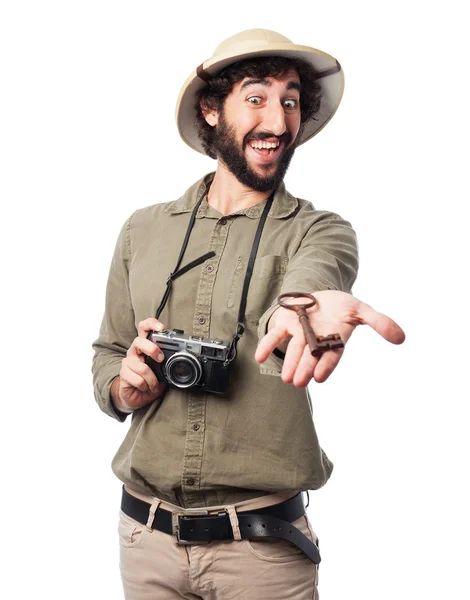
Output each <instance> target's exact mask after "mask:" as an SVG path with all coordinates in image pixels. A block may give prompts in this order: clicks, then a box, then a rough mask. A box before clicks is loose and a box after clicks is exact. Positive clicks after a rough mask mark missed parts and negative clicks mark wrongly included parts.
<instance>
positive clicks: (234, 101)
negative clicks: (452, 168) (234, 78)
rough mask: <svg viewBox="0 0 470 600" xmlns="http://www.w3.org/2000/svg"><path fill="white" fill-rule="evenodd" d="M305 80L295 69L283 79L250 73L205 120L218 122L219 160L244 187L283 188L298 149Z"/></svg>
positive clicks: (216, 142) (258, 189) (216, 143)
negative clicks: (279, 186) (253, 75)
mask: <svg viewBox="0 0 470 600" xmlns="http://www.w3.org/2000/svg"><path fill="white" fill-rule="evenodd" d="M299 100H300V80H299V76H298V74H297V72H296V71H295V70H290V71H289V72H288V73H287V75H286V77H285V78H284V79H282V80H278V79H274V78H273V77H267V78H266V79H251V78H245V79H243V80H242V81H240V82H239V83H237V84H236V85H235V86H234V88H233V90H232V92H231V93H230V94H229V95H228V96H227V98H226V100H225V103H224V106H223V110H222V111H220V112H218V113H212V115H210V116H209V118H211V119H212V121H213V122H211V121H210V120H209V118H208V116H207V115H206V119H207V120H208V122H209V123H210V124H211V125H212V124H214V125H215V126H216V135H215V146H216V150H217V155H218V158H219V160H221V161H222V162H223V163H224V164H225V166H226V167H227V168H228V169H229V170H230V171H231V172H232V173H233V174H234V175H235V177H236V178H237V179H238V180H239V181H240V182H241V183H242V184H244V185H245V186H247V187H249V188H250V189H254V190H257V191H262V192H265V191H269V190H272V189H275V188H276V187H278V185H279V184H280V183H281V181H282V180H283V179H284V175H285V173H286V171H287V168H288V166H289V162H290V160H291V158H292V156H293V154H294V150H295V146H296V142H297V136H298V133H299V130H300V102H299Z"/></svg>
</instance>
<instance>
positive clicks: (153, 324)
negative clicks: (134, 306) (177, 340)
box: [137, 317, 165, 338]
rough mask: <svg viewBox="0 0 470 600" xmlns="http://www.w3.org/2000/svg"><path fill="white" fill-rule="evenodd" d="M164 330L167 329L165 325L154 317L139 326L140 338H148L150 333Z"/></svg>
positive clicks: (141, 322)
mask: <svg viewBox="0 0 470 600" xmlns="http://www.w3.org/2000/svg"><path fill="white" fill-rule="evenodd" d="M163 329H165V328H164V326H163V323H161V322H160V321H158V320H157V319H155V318H154V317H149V318H148V319H145V320H144V321H140V323H139V324H138V325H137V330H138V332H139V337H143V338H146V337H147V335H148V334H149V332H150V331H162V330H163Z"/></svg>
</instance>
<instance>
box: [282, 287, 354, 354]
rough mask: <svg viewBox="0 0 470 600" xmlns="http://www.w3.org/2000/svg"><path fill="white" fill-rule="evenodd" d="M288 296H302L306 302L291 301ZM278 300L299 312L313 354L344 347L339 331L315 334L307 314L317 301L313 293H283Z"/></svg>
mask: <svg viewBox="0 0 470 600" xmlns="http://www.w3.org/2000/svg"><path fill="white" fill-rule="evenodd" d="M287 298H302V299H303V300H304V302H295V303H291V302H288V301H287V300H286V299H287ZM277 301H278V303H279V306H282V307H283V308H288V309H289V310H294V311H295V312H296V313H297V316H298V317H299V320H300V324H301V325H302V329H303V330H304V334H305V339H306V340H307V344H308V346H309V348H310V352H311V353H312V356H317V357H320V356H321V355H322V354H323V352H326V351H327V350H334V349H336V348H344V344H343V342H342V340H341V336H340V335H339V333H332V334H330V335H326V336H321V335H319V336H318V337H317V336H316V335H315V333H314V331H313V329H312V328H311V326H310V322H309V320H308V315H307V308H311V307H312V306H315V304H316V303H317V301H316V299H315V297H314V296H312V294H307V293H305V292H288V293H286V294H281V295H280V296H279V298H278V299H277Z"/></svg>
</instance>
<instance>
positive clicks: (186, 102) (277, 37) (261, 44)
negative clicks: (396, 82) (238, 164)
mask: <svg viewBox="0 0 470 600" xmlns="http://www.w3.org/2000/svg"><path fill="white" fill-rule="evenodd" d="M258 56H259V57H261V56H285V57H287V58H300V59H303V60H304V61H306V62H308V63H310V64H311V65H312V66H313V68H314V69H315V71H317V73H318V75H317V79H318V80H319V84H320V85H321V108H320V111H319V112H318V113H317V114H316V115H315V119H317V120H312V121H309V122H308V123H307V124H306V126H305V129H304V131H303V134H302V137H301V138H300V140H299V145H300V144H303V143H304V142H306V141H307V140H309V139H310V138H311V137H313V136H314V135H316V134H317V133H318V132H319V131H320V130H321V129H323V127H324V126H325V125H326V124H327V123H328V121H329V120H330V119H331V117H332V116H333V115H334V114H335V112H336V109H337V108H338V106H339V103H340V101H341V97H342V95H343V89H344V75H343V71H342V69H341V65H340V64H339V62H338V61H337V60H336V59H335V58H333V57H332V56H330V55H329V54H325V52H321V51H320V50H316V49H315V48H310V47H309V46H298V45H297V44H293V43H292V42H291V41H290V40H289V39H287V38H286V37H284V36H283V35H281V34H280V33H276V32H275V31H270V30H268V29H249V30H248V31H242V32H241V33H237V34H236V35H233V36H232V37H229V38H228V39H227V40H225V41H224V42H222V43H221V44H220V46H218V47H217V48H216V50H215V52H214V55H213V56H212V58H209V59H208V60H206V61H204V62H203V63H202V64H201V65H199V67H198V68H197V69H196V71H195V72H194V73H192V74H191V75H190V76H189V77H188V79H187V80H186V82H185V84H184V85H183V87H182V88H181V91H180V94H179V97H178V101H177V103H176V123H177V125H178V130H179V132H180V135H181V137H182V138H183V140H184V141H185V142H186V143H187V144H188V145H189V146H191V148H193V149H194V150H197V151H198V152H201V153H202V154H205V152H204V148H203V146H202V143H201V141H200V139H199V137H198V134H197V126H196V108H195V102H196V93H197V92H198V90H200V89H201V88H202V87H204V86H205V85H206V84H207V83H208V82H209V81H210V79H211V78H212V77H214V76H215V75H217V74H218V73H220V71H222V69H224V68H225V67H227V66H228V65H231V64H233V63H235V62H237V61H239V60H244V59H246V58H253V57H258Z"/></svg>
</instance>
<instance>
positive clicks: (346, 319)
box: [93, 30, 404, 600]
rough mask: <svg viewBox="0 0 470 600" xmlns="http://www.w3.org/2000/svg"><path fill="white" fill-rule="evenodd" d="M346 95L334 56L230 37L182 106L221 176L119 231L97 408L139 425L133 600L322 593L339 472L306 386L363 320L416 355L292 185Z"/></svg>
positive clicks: (119, 461)
mask: <svg viewBox="0 0 470 600" xmlns="http://www.w3.org/2000/svg"><path fill="white" fill-rule="evenodd" d="M343 83H344V79H343V73H342V70H341V67H340V65H339V63H338V62H337V61H336V60H335V59H334V58H332V57H331V56H329V55H328V54H325V53H323V52H320V51H319V50H316V49H314V48H310V47H307V46H298V45H295V44H293V43H292V42H291V41H290V40H288V39H287V38H285V37H284V36H282V35H280V34H278V33H275V32H272V31H267V30H250V31H245V32H242V33H239V34H237V35H235V36H233V37H231V38H229V39H228V40H226V41H225V42H223V43H222V44H221V45H220V46H219V47H218V48H217V49H216V51H215V53H214V55H213V57H212V58H211V59H209V60H208V61H206V62H205V63H203V64H202V65H201V66H200V67H198V68H197V70H196V71H195V72H194V73H193V74H192V75H191V76H190V77H189V78H188V80H187V81H186V83H185V84H184V86H183V88H182V90H181V93H180V96H179V99H178V104H177V111H176V115H177V123H178V128H179V132H180V134H181V136H182V138H183V140H184V141H185V142H186V143H187V144H189V145H190V146H191V147H192V148H194V149H195V150H197V151H199V152H203V153H205V154H208V155H209V156H211V157H212V158H214V159H216V160H217V169H216V171H215V173H211V174H209V175H206V176H205V177H203V178H202V179H201V180H200V181H198V182H196V183H195V184H194V185H193V186H192V187H191V188H190V189H189V190H187V191H186V192H185V193H184V194H183V196H182V197H180V198H179V199H178V200H176V201H172V202H167V203H162V204H157V205H154V206H150V207H147V208H143V209H140V210H137V211H136V212H135V213H134V214H133V215H132V216H131V217H130V218H129V219H128V220H127V221H126V223H125V224H124V226H123V228H122V231H121V234H120V236H119V239H118V242H117V246H116V250H115V254H114V257H113V261H112V265H111V270H110V274H109V280H108V287H107V292H106V309H105V315H104V318H103V322H102V327H101V331H100V335H99V338H98V339H97V340H96V342H95V343H94V349H95V357H94V361H93V372H94V385H95V396H96V400H97V402H98V404H99V406H100V407H101V409H102V410H103V411H104V412H106V413H107V414H108V415H110V416H111V417H114V418H116V419H118V420H120V421H124V420H125V419H126V417H127V416H128V415H129V414H132V423H131V426H130V428H129V430H128V433H127V435H126V437H125V439H124V441H123V443H122V445H121V447H120V448H119V450H118V452H117V454H116V456H115V458H114V460H113V463H112V466H113V470H114V472H115V474H116V475H117V477H118V478H119V479H120V480H121V481H122V482H123V497H122V504H121V508H122V510H121V515H120V525H119V532H120V548H121V574H122V580H123V585H124V591H125V597H126V599H127V600H145V599H146V598H148V599H150V598H152V599H158V598H162V599H165V600H171V599H173V598H174V599H176V598H187V599H192V600H196V599H204V600H209V599H211V600H212V599H213V600H215V599H229V598H230V599H232V598H233V599H234V598H240V599H244V600H246V599H247V598H250V599H258V598H259V599H266V598H269V599H270V600H274V599H283V600H285V599H286V598H289V599H291V598H293V599H299V600H303V599H307V598H308V599H311V598H317V597H318V590H317V576H318V563H319V562H320V554H319V550H318V539H317V536H316V534H315V533H314V531H313V529H312V527H311V524H310V522H309V520H308V518H307V516H306V514H305V508H304V500H303V494H302V492H304V491H308V490H315V489H318V488H319V487H321V486H322V485H324V484H325V483H326V481H327V480H328V478H329V477H330V474H331V471H332V468H333V465H332V463H331V461H330V460H329V459H328V457H327V455H326V454H325V452H324V451H323V450H322V448H321V447H320V444H319V441H318V437H317V434H316V431H315V427H314V424H313V421H312V412H311V401H310V398H309V395H308V391H307V385H308V384H309V382H310V381H311V380H312V378H313V379H314V380H315V381H317V382H322V381H325V380H326V379H327V377H328V376H329V375H330V374H331V373H332V371H333V370H334V369H335V367H336V365H337V364H338V361H339V360H340V357H341V354H342V351H343V350H342V348H341V346H342V345H343V344H345V343H346V342H347V340H348V339H349V337H350V335H351V333H352V331H353V330H354V328H355V326H357V325H358V324H364V323H365V324H368V325H370V326H371V327H373V328H374V329H375V330H376V331H377V332H378V333H379V334H380V335H382V336H383V337H384V338H385V339H386V340H388V341H390V342H392V343H401V342H402V341H403V340H404V334H403V331H402V330H401V329H400V327H399V326H398V325H397V324H396V323H394V322H393V321H392V320H391V319H389V318H388V317H386V316H385V315H381V314H379V313H377V312H376V311H375V310H374V309H372V308H371V307H370V306H368V305H366V304H364V303H363V302H360V301H359V300H357V299H356V298H354V297H353V296H352V295H351V294H350V292H351V288H352V285H353V283H354V281H355V279H356V275H357V268H358V259H357V245H356V237H355V234H354V231H353V229H352V227H351V225H350V224H349V223H348V222H347V221H345V220H343V219H342V218H341V217H340V216H338V215H336V214H334V213H331V212H328V211H319V210H316V209H315V208H314V207H313V206H312V204H311V203H310V202H308V201H306V200H302V199H299V198H295V197H294V196H292V195H291V194H289V193H288V192H287V191H286V189H285V186H284V183H283V179H284V175H285V173H286V170H287V168H288V165H289V162H290V160H291V158H292V156H293V154H294V151H295V149H296V148H297V146H299V145H300V144H303V143H305V142H306V141H307V140H309V139H311V138H312V137H313V136H314V135H315V134H316V133H318V131H320V129H321V128H322V127H324V126H325V124H326V123H327V122H328V121H329V120H330V119H331V117H332V116H333V114H334V113H335V111H336V109H337V107H338V105H339V102H340V100H341V96H342V92H343ZM168 273H170V276H168ZM280 294H287V295H290V294H292V295H296V294H302V295H305V294H313V295H314V301H313V302H314V303H312V306H310V307H309V308H306V312H305V314H304V325H305V321H308V324H309V325H310V327H311V328H313V331H314V334H315V336H328V335H330V334H332V333H337V334H339V336H340V337H341V340H340V341H339V344H338V343H336V342H335V343H336V346H335V345H331V346H328V345H326V346H325V347H324V348H323V351H320V350H318V348H317V346H314V348H312V346H311V344H312V343H313V344H314V345H315V344H316V342H319V340H320V338H319V337H318V339H317V340H316V341H315V340H314V341H313V342H312V341H310V342H309V343H307V338H306V331H308V328H307V329H305V328H304V327H303V326H302V324H301V322H300V320H299V317H298V315H297V314H296V312H295V311H293V310H291V309H290V308H289V307H281V306H280V305H279V303H278V296H279V295H280ZM295 302H298V303H300V302H301V300H300V299H299V300H298V301H297V300H295ZM153 315H155V317H154V316H153ZM164 327H166V329H165V330H164V331H162V330H163V329H164ZM315 336H314V337H315ZM335 339H336V340H338V336H337V337H336V338H335ZM315 348H316V350H315Z"/></svg>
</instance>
